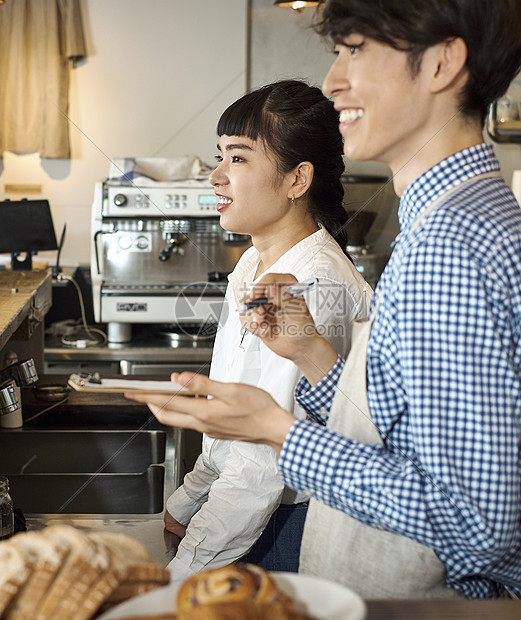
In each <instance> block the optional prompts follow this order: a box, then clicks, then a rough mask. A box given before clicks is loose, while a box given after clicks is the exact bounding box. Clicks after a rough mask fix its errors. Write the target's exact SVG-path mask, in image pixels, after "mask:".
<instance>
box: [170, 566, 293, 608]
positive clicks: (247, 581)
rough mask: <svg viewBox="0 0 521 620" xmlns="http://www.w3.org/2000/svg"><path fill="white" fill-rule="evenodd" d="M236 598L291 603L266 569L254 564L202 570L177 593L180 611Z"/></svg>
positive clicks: (290, 604) (258, 601) (238, 599)
mask: <svg viewBox="0 0 521 620" xmlns="http://www.w3.org/2000/svg"><path fill="white" fill-rule="evenodd" d="M233 601H254V602H256V603H283V604H285V605H288V606H292V601H291V599H290V598H289V597H288V596H287V595H286V594H284V593H283V592H281V591H280V590H279V588H278V587H277V585H276V583H275V581H274V580H273V578H272V577H271V576H270V575H269V574H268V573H267V572H266V571H265V570H263V569H261V568H259V567H258V566H255V565H254V564H229V565H227V566H223V567H221V568H213V569H207V570H203V571H201V572H199V573H197V574H195V575H192V576H191V577H189V578H188V579H186V580H185V581H184V582H183V583H182V584H181V587H180V588H179V591H178V593H177V610H178V612H180V611H188V610H190V609H193V608H194V607H197V606H198V605H209V604H212V603H227V602H233Z"/></svg>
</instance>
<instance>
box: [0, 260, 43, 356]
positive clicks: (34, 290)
mask: <svg viewBox="0 0 521 620" xmlns="http://www.w3.org/2000/svg"><path fill="white" fill-rule="evenodd" d="M51 287H52V285H51V274H50V272H49V271H47V270H39V271H37V270H34V271H8V270H4V271H1V270H0V350H1V349H2V348H3V347H4V346H5V345H6V343H7V342H8V341H9V340H10V339H11V338H12V337H13V336H15V338H16V334H17V331H18V330H19V329H22V333H20V334H19V336H20V337H19V339H27V338H29V336H30V335H31V333H32V330H33V327H34V324H35V323H36V324H37V323H39V322H41V321H42V320H43V317H44V316H45V313H46V312H47V311H48V310H49V308H50V307H51V303H52V288H51Z"/></svg>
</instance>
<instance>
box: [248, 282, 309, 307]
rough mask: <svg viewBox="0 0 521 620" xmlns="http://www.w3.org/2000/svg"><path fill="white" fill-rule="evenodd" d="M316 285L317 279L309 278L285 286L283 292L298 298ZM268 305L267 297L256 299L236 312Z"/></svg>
mask: <svg viewBox="0 0 521 620" xmlns="http://www.w3.org/2000/svg"><path fill="white" fill-rule="evenodd" d="M317 284H318V278H311V279H310V280H304V281H303V282H296V283H295V284H290V285H289V286H285V287H284V290H285V291H286V293H289V294H290V295H291V296H292V297H300V296H301V295H303V294H304V293H307V292H308V291H311V290H313V289H314V288H315V286H316V285H317ZM267 303H269V299H268V298H267V297H264V296H262V297H257V299H252V300H251V301H247V302H246V303H244V304H242V306H239V308H237V311H238V312H246V310H252V309H253V308H257V307H258V306H264V305H265V304H267Z"/></svg>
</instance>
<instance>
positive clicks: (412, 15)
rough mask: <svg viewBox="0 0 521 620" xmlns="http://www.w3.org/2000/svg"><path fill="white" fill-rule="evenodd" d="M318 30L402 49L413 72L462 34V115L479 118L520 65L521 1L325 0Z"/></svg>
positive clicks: (338, 39) (337, 38) (336, 37)
mask: <svg viewBox="0 0 521 620" xmlns="http://www.w3.org/2000/svg"><path fill="white" fill-rule="evenodd" d="M316 29H317V31H318V32H319V34H321V35H322V36H325V37H328V38H331V39H332V40H333V42H335V43H337V42H341V40H342V39H343V38H344V37H346V36H348V35H349V34H352V33H357V34H361V35H363V36H366V37H369V38H371V39H375V40H377V41H380V42H381V43H386V44H387V45H390V46H391V47H393V48H395V49H399V50H404V51H406V52H407V53H408V55H409V66H410V68H411V73H412V75H413V76H414V75H416V73H417V72H418V70H419V68H420V66H421V61H422V57H423V53H424V52H425V50H426V49H427V48H429V47H431V46H432V45H436V44H438V43H441V42H443V41H447V40H450V39H453V38H456V37H460V38H461V39H463V41H465V44H466V45H467V49H468V59H467V67H468V71H469V77H468V80H467V83H466V85H465V87H464V89H463V91H462V93H461V100H460V104H461V108H462V113H463V114H464V115H465V116H467V117H475V116H478V117H479V118H480V119H481V121H482V122H483V121H484V120H485V118H486V114H487V110H488V107H489V105H490V104H491V103H492V102H493V101H494V100H495V99H497V98H498V97H501V96H502V95H503V94H504V93H505V92H506V90H507V89H508V86H509V84H510V82H511V81H512V80H513V79H514V77H515V76H516V74H517V73H518V72H519V70H520V69H521V0H371V2H369V1H368V0H327V4H326V6H325V8H324V9H323V11H322V12H321V16H320V18H319V22H318V23H317V25H316ZM382 77H383V76H382Z"/></svg>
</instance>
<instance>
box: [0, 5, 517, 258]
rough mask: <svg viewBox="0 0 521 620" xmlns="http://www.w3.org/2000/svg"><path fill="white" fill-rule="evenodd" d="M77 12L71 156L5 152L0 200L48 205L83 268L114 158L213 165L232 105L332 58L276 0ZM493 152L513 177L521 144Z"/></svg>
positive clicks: (323, 67) (316, 76) (374, 170)
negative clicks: (81, 50) (218, 129)
mask: <svg viewBox="0 0 521 620" xmlns="http://www.w3.org/2000/svg"><path fill="white" fill-rule="evenodd" d="M80 5H81V13H82V18H83V28H84V34H85V39H86V49H87V54H86V57H85V59H83V60H80V61H79V62H77V63H76V64H75V66H74V68H71V71H70V86H69V109H68V116H69V119H70V124H69V136H70V148H71V156H70V159H41V158H40V155H39V153H26V154H14V153H11V152H9V151H6V152H4V153H3V158H2V159H0V200H5V199H11V200H20V199H22V198H24V197H27V198H28V199H31V200H36V199H47V200H48V201H49V203H50V206H51V212H52V217H53V220H54V226H55V230H56V234H57V235H59V234H60V232H61V230H62V228H63V225H64V224H65V223H66V225H67V231H66V237H65V240H64V245H63V249H62V253H61V261H62V263H63V264H80V265H83V264H88V263H89V261H90V235H89V233H88V231H89V229H90V216H91V205H92V201H93V194H94V186H95V184H96V182H98V181H101V180H103V179H105V178H107V176H108V172H109V167H110V162H111V160H114V159H115V158H123V157H147V158H148V157H158V158H175V157H180V156H184V155H195V156H197V157H199V158H200V159H201V160H202V161H203V162H206V163H209V164H210V165H211V164H213V162H214V156H215V153H216V149H215V145H216V136H215V126H216V122H217V120H218V118H219V116H220V114H221V113H222V111H223V110H224V109H225V108H226V107H227V106H228V105H229V104H230V103H231V102H233V101H234V100H235V99H236V98H238V97H240V96H241V95H242V94H244V92H246V90H248V89H250V88H254V87H258V86H260V85H262V84H266V83H269V82H272V81H274V80H277V79H282V78H287V77H297V78H302V79H305V80H307V81H308V82H310V83H315V84H318V85H320V83H321V80H322V78H323V76H324V75H325V73H326V71H327V69H328V67H329V65H330V62H331V60H332V57H331V54H330V50H329V49H328V46H327V44H325V43H324V42H322V41H321V40H320V39H319V37H318V36H317V35H315V34H314V33H313V32H311V31H310V30H309V28H308V26H309V24H310V22H311V17H312V13H313V10H314V9H313V8H307V9H305V10H304V11H302V12H300V13H299V12H296V11H294V10H292V9H291V8H281V7H276V6H274V3H273V0H219V1H218V2H216V1H215V0H197V1H190V2H189V1H186V0H148V1H147V2H142V0H110V1H109V2H106V1H105V0H80ZM487 139H488V136H487ZM496 151H497V154H498V157H499V159H500V162H501V166H502V170H503V174H504V176H505V178H506V179H507V181H508V182H510V181H511V179H512V173H513V171H514V170H516V169H519V168H521V146H520V145H519V144H501V145H499V144H497V145H496ZM346 172H348V173H365V174H384V175H385V174H388V171H387V170H386V168H385V166H382V165H381V164H377V163H364V164H356V163H354V162H346ZM13 190H14V191H13ZM54 255H55V253H52V252H50V253H40V254H39V256H38V257H39V258H43V259H45V258H46V257H47V258H48V259H49V261H52V257H53V256H54ZM6 259H7V257H6Z"/></svg>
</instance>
